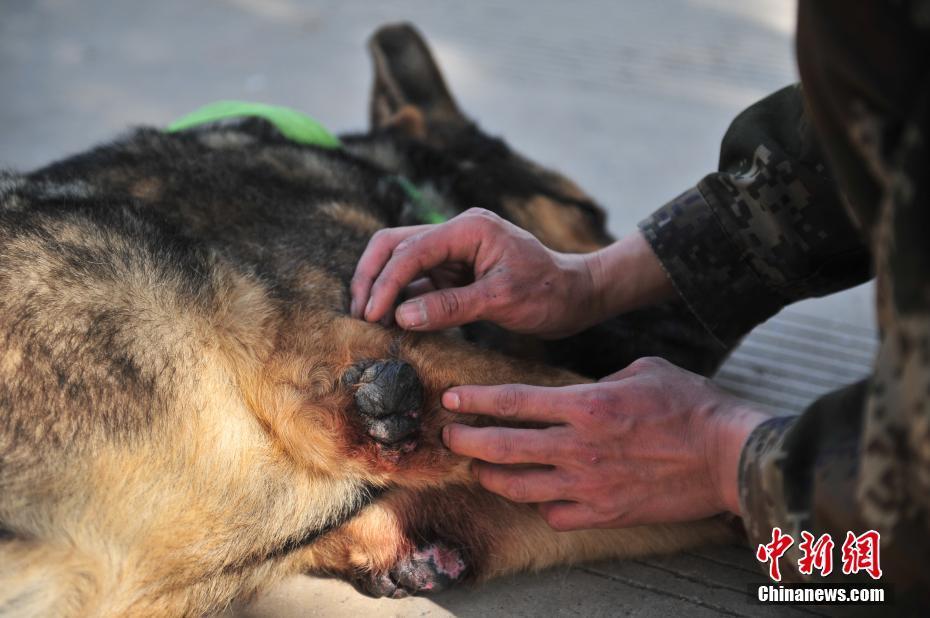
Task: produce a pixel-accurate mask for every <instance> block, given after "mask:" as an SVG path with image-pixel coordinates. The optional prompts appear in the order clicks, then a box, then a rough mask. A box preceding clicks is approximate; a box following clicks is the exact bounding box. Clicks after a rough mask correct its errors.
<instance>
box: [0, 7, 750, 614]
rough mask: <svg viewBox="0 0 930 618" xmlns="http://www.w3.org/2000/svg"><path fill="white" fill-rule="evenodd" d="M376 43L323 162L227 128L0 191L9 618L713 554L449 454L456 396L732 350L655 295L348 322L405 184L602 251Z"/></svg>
mask: <svg viewBox="0 0 930 618" xmlns="http://www.w3.org/2000/svg"><path fill="white" fill-rule="evenodd" d="M370 50H371V52H372V55H373V58H374V65H375V83H374V88H373V93H372V101H371V127H370V131H369V132H368V133H366V134H363V135H348V136H344V137H343V138H342V142H343V147H342V148H339V149H324V148H319V147H315V146H311V145H302V144H298V143H295V142H293V141H290V140H289V139H287V138H285V137H284V136H283V135H282V134H281V133H280V132H279V131H278V130H277V129H276V127H275V125H274V124H272V123H271V122H268V121H266V120H264V119H260V118H246V119H239V120H237V121H232V122H219V123H212V124H209V125H206V126H203V127H199V128H195V129H191V130H188V131H184V132H178V133H167V132H164V131H162V130H159V129H153V128H141V129H137V130H134V131H132V132H130V133H129V134H127V135H125V136H123V137H122V138H120V139H118V140H117V141H114V142H113V143H110V144H106V145H103V146H100V147H97V148H94V149H92V150H90V151H87V152H84V153H82V154H79V155H76V156H73V157H70V158H68V159H65V160H63V161H60V162H58V163H54V164H51V165H49V166H47V167H45V168H42V169H40V170H38V171H34V172H32V173H29V174H15V173H3V174H2V175H0V338H2V341H0V614H3V615H17V616H19V615H26V616H33V615H34V616H87V615H103V616H110V615H202V614H204V613H209V612H213V611H216V610H220V609H222V608H224V607H226V606H228V605H229V604H230V603H231V602H233V601H234V600H236V599H243V598H248V596H249V595H252V594H255V593H256V592H257V591H259V590H260V589H261V588H262V587H264V586H267V585H268V584H270V583H272V582H274V581H275V580H277V579H279V578H282V577H284V576H286V575H289V574H293V573H298V572H306V573H325V574H331V575H336V576H339V577H343V578H346V579H348V580H350V581H353V582H355V583H356V585H358V586H359V587H360V588H361V589H362V590H363V591H366V592H368V593H370V594H374V595H383V596H391V597H397V596H403V595H405V594H411V593H420V592H425V591H430V590H437V589H440V588H442V587H443V586H445V585H448V584H451V583H455V582H459V581H481V580H485V579H487V578H490V577H495V576H498V575H502V574H505V573H511V572H515V571H520V570H526V569H539V568H544V567H547V566H550V565H553V564H558V563H567V562H571V561H582V560H591V559H596V558H606V557H614V556H633V555H642V554H648V553H656V552H672V551H676V550H680V549H682V548H685V547H689V546H693V545H695V544H700V543H712V542H721V541H724V540H729V539H732V538H733V532H732V528H731V527H730V525H728V524H726V523H724V522H723V521H722V520H720V519H708V520H704V521H700V522H693V523H687V524H678V525H661V526H643V527H639V528H632V529H625V530H593V531H579V532H563V533H559V532H555V531H553V530H551V529H549V528H548V527H547V525H546V524H545V522H544V521H543V520H542V519H541V518H540V517H539V516H538V515H537V514H536V512H535V510H534V509H533V508H532V506H528V505H518V504H513V503H510V502H507V501H506V500H503V499H501V498H498V497H497V496H494V495H492V494H490V493H487V492H485V491H483V490H481V489H480V488H479V487H478V486H477V485H476V484H475V482H474V480H473V479H472V477H471V475H470V474H469V471H468V461H467V460H464V459H462V458H460V457H457V456H455V455H453V454H451V453H450V452H448V451H447V450H445V449H444V448H443V446H442V444H441V442H440V438H439V436H440V432H441V428H442V426H443V425H444V424H445V423H447V422H450V421H451V420H452V416H451V415H450V414H449V413H447V412H445V411H443V410H442V408H441V406H440V404H439V396H440V393H441V392H442V391H443V390H444V389H446V388H448V387H449V386H452V385H457V384H499V383H529V384H538V385H566V384H576V383H582V382H586V381H589V380H590V378H591V377H596V376H598V375H603V374H605V373H608V372H610V371H614V370H616V369H618V368H620V367H623V366H625V365H626V364H628V363H629V362H631V361H633V360H634V359H636V358H637V357H640V356H644V355H660V356H664V357H666V358H668V359H670V360H672V361H674V362H676V363H678V364H679V365H683V366H685V367H689V368H691V369H693V370H698V371H701V372H703V373H705V374H706V373H709V372H710V371H712V370H713V368H714V367H716V366H717V364H718V363H719V362H720V360H721V359H722V356H723V354H722V353H721V352H720V351H718V350H716V348H715V346H714V345H713V344H712V343H711V342H710V341H709V339H708V338H707V336H706V335H704V334H703V330H702V329H701V327H700V326H699V325H698V324H697V323H696V322H694V321H693V320H692V319H691V318H688V317H687V312H686V311H684V310H683V309H682V308H681V307H679V306H676V305H674V304H672V305H668V306H665V307H658V308H655V309H651V310H649V311H645V312H640V313H637V314H631V315H627V316H624V317H622V318H617V319H615V320H612V321H610V322H608V323H606V324H604V325H601V326H599V327H597V328H596V329H594V330H592V331H589V332H587V333H582V334H581V335H578V336H576V337H572V338H569V339H567V340H563V341H560V342H554V343H546V342H541V341H537V340H534V339H532V338H529V337H521V338H517V337H514V336H511V335H508V334H507V333H503V332H502V331H499V330H495V329H493V328H491V327H488V326H484V325H477V326H475V327H470V328H466V329H458V330H456V331H454V332H447V333H438V334H413V333H406V332H402V331H400V330H398V329H396V328H391V327H388V326H383V325H379V324H368V323H365V322H363V321H360V320H355V319H352V318H351V317H349V315H348V298H349V295H348V283H349V280H350V278H351V276H352V273H353V270H354V267H355V264H356V261H357V260H358V258H359V256H360V255H361V253H362V251H363V249H364V248H365V245H366V243H367V241H368V240H369V238H370V237H371V236H372V234H373V233H375V232H376V231H378V230H379V229H382V228H385V227H390V226H397V225H405V224H412V223H416V222H418V215H417V212H416V209H415V208H412V206H411V200H410V199H409V198H408V194H407V192H405V191H404V190H402V189H401V188H399V187H398V186H397V183H396V182H392V181H391V178H393V177H395V176H397V175H398V174H401V175H403V176H404V177H406V178H408V179H410V181H411V182H413V183H415V184H416V186H418V187H419V189H420V191H421V193H422V194H423V195H425V196H427V197H428V198H429V199H430V200H431V201H432V202H433V203H434V204H435V205H436V208H437V209H439V210H441V211H442V212H444V213H445V214H446V215H447V216H453V215H455V214H457V213H459V212H461V211H463V210H464V209H465V208H466V207H468V206H471V205H481V206H483V207H485V208H487V209H489V210H490V211H493V212H494V213H496V215H498V216H501V217H504V218H506V219H508V220H510V221H513V222H515V223H516V224H518V225H520V226H522V227H524V228H525V229H527V230H529V231H530V232H531V233H533V234H535V235H536V236H537V237H538V238H539V239H540V240H542V241H543V242H544V243H545V244H547V245H548V246H549V247H551V248H553V249H556V250H559V251H567V252H584V251H591V250H595V249H597V248H598V247H602V246H604V245H605V244H607V243H608V242H610V237H609V236H608V234H607V232H606V231H605V227H604V215H603V213H602V211H601V210H600V209H599V208H598V207H597V206H596V205H595V204H594V203H593V202H592V200H591V199H590V198H589V197H588V196H587V195H585V194H584V193H583V192H582V191H581V190H580V189H579V188H578V187H577V186H576V185H575V184H573V183H572V182H570V181H568V180H567V179H565V178H563V177H562V176H560V175H558V174H556V173H554V172H551V171H547V170H545V169H543V168H541V167H539V166H537V165H535V164H533V163H531V162H530V161H528V160H527V159H525V158H523V157H521V156H519V155H518V154H516V153H515V152H514V151H512V150H511V149H510V148H508V147H507V146H506V145H505V144H504V143H503V142H502V141H500V140H499V139H496V138H493V137H490V136H488V135H486V134H484V133H483V132H481V130H479V129H478V127H477V126H476V125H475V124H474V123H472V122H470V121H469V120H467V119H466V117H465V116H464V115H463V114H462V113H461V112H460V111H459V108H458V107H457V105H456V104H455V102H454V101H453V99H452V97H451V95H450V93H449V91H448V89H447V87H446V85H445V83H444V81H443V78H442V76H441V75H440V73H439V69H438V68H437V66H436V64H435V62H434V61H433V59H432V57H431V55H430V53H429V51H428V49H427V47H426V45H425V43H424V42H423V40H422V39H421V38H420V36H419V35H418V34H417V33H416V31H415V30H414V29H413V28H412V27H410V26H407V25H394V26H388V27H385V28H382V29H381V30H379V31H378V32H377V33H376V34H375V35H374V36H373V38H372V39H371V41H370ZM489 216H490V215H489ZM469 340H470V341H469ZM455 420H461V419H460V417H458V416H456V418H455ZM471 422H478V421H477V419H473V420H472V421H471Z"/></svg>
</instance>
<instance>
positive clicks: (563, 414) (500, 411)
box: [442, 384, 590, 423]
mask: <svg viewBox="0 0 930 618" xmlns="http://www.w3.org/2000/svg"><path fill="white" fill-rule="evenodd" d="M587 386H588V385H576V386H562V387H551V386H528V385H525V384H500V385H496V386H455V387H453V388H450V389H449V390H447V391H446V392H445V393H443V395H442V405H443V407H444V408H446V409H447V410H453V411H456V412H470V413H473V414H486V415H489V416H495V417H497V418H503V419H512V420H520V421H536V422H540V423H564V422H566V421H567V420H569V419H570V418H571V416H572V413H573V412H577V411H578V410H579V409H582V408H584V407H585V405H586V403H587V402H586V400H584V399H582V397H583V396H584V395H585V393H586V392H587V391H588V390H590V388H586V387H587Z"/></svg>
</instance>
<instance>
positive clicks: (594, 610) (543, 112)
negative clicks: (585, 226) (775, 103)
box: [0, 0, 873, 616]
mask: <svg viewBox="0 0 930 618" xmlns="http://www.w3.org/2000/svg"><path fill="white" fill-rule="evenodd" d="M793 5H794V3H793V2H792V1H791V0H752V1H750V0H743V1H741V2H732V1H727V0H654V1H652V2H643V1H636V0H624V1H620V0H595V1H589V2H558V1H554V0H551V1H550V0H546V1H543V0H523V1H504V0H499V1H495V0H470V1H468V2H451V1H442V2H440V1H425V0H424V1H420V2H415V1H412V0H382V1H377V2H376V1H371V2H360V1H353V2H348V1H343V0H321V1H318V2H309V1H308V2H298V1H296V0H228V1H220V0H202V1H199V2H191V1H189V0H158V1H156V2H143V1H121V2H115V1H114V2H106V1H104V0H0V84H2V88H0V166H3V167H13V168H19V169H28V168H30V167H33V166H36V165H40V164H43V163H46V162H48V161H50V160H52V159H55V158H58V157H61V156H63V155H65V154H68V153H71V152H74V151H78V150H81V149H84V148H86V147H87V146H89V145H90V144H92V143H94V142H97V141H101V140H105V139H107V138H108V137H110V136H112V135H114V134H115V133H116V132H118V131H120V130H123V129H124V128H125V127H127V126H128V125H131V124H155V125H164V124H165V123H167V122H169V121H170V120H172V119H174V118H177V117H178V116H180V115H182V114H184V113H186V112H187V111H190V110H191V109H193V108H195V107H197V106H199V105H201V104H203V103H204V102H208V101H212V100H216V99H221V98H241V99H251V100H259V101H266V102H272V103H279V104H285V105H290V106H293V107H297V108H300V109H303V110H305V111H307V112H308V113H310V114H312V115H314V116H316V117H317V118H319V119H320V120H321V121H322V122H324V123H325V124H326V125H328V126H330V127H331V128H333V129H334V130H336V131H347V130H362V129H364V121H365V110H366V102H367V93H368V87H369V76H370V68H369V66H368V60H367V57H366V55H365V53H364V40H365V38H366V36H367V35H368V34H369V33H370V32H371V31H372V30H373V29H374V28H375V27H376V26H377V25H378V24H381V23H384V22H387V21H394V20H401V19H404V20H410V21H413V22H415V23H416V24H417V25H418V26H419V27H420V28H421V29H422V30H423V32H424V33H425V34H426V35H427V37H428V38H429V40H430V42H431V43H432V45H433V47H434V48H435V50H436V52H437V55H438V57H439V59H440V61H441V63H442V65H443V67H444V69H445V71H446V73H447V76H448V79H449V81H450V83H451V86H452V88H453V90H454V92H455V93H456V94H457V95H458V98H459V100H460V102H461V104H462V107H463V109H465V110H466V111H467V112H469V113H470V114H471V115H472V116H473V117H474V118H476V119H478V120H479V121H480V122H481V123H482V124H483V125H484V126H485V127H486V128H488V129H490V130H492V131H494V132H498V133H501V134H503V135H505V136H506V137H507V139H508V141H509V142H510V143H511V144H512V145H514V146H516V147H517V148H519V149H521V150H522V151H523V152H525V153H527V154H529V155H531V156H532V157H533V158H534V159H536V160H538V161H540V162H543V163H546V164H549V165H552V166H554V167H557V168H559V169H561V170H563V171H565V172H567V173H568V174H569V175H571V176H573V177H574V178H576V179H577V180H578V181H579V182H580V183H581V185H582V186H584V187H585V188H586V189H587V190H588V191H589V192H590V193H592V194H593V195H594V196H596V197H597V198H598V199H599V200H600V201H601V203H603V204H604V205H605V207H606V208H607V209H608V210H609V212H610V225H611V228H612V229H613V230H614V231H615V232H616V233H617V234H622V233H624V232H625V231H627V230H629V229H631V227H632V226H633V225H634V224H635V222H636V221H637V220H639V219H640V218H641V217H643V216H644V215H646V214H647V213H648V212H650V211H651V210H652V209H654V208H655V207H656V206H658V205H659V204H661V203H662V202H664V201H665V200H667V199H668V198H670V197H673V196H674V195H676V194H677V193H678V192H680V191H681V190H683V189H685V188H687V187H688V186H690V185H691V184H693V183H694V182H695V181H696V180H697V179H699V178H700V177H701V176H702V175H703V174H705V173H707V172H709V171H712V169H713V167H714V165H715V163H716V160H717V147H718V145H719V141H720V138H721V136H722V134H723V132H724V130H725V129H726V127H727V125H728V123H729V121H730V120H731V119H732V117H733V116H734V115H735V114H736V113H737V112H738V111H739V110H740V109H742V108H743V107H744V106H745V105H747V104H749V103H751V102H752V101H754V100H755V99H757V98H759V97H761V96H764V95H765V94H767V93H768V92H770V91H772V90H774V89H776V88H778V87H780V86H782V85H785V84H787V83H789V82H791V81H794V80H795V79H796V71H795V68H794V60H793V51H792V40H791V31H792V28H793V10H794V6H793ZM871 295H872V291H871V288H870V287H869V286H863V287H860V288H857V289H856V290H853V291H850V292H847V293H845V294H843V295H838V296H835V297H833V298H830V299H823V300H817V301H808V302H806V303H802V304H801V305H800V306H799V307H797V308H796V309H793V310H791V311H789V312H788V313H787V314H786V315H785V316H783V317H782V318H781V321H776V322H774V323H772V324H770V325H768V326H767V327H766V330H764V331H763V332H761V333H759V334H757V336H756V338H755V339H753V340H751V341H750V342H747V344H746V346H744V348H743V349H742V350H741V351H740V352H739V353H738V354H737V355H736V356H735V357H734V360H733V361H732V362H731V363H729V364H728V365H727V367H726V368H725V370H724V371H723V372H721V375H720V380H721V382H724V383H725V384H726V385H727V386H728V387H731V388H733V389H735V390H738V391H740V392H742V393H744V394H746V395H747V396H751V397H753V398H754V399H756V400H757V401H759V402H760V403H762V404H764V405H769V406H771V407H773V408H776V409H779V410H782V411H790V410H793V409H797V408H799V407H800V406H802V405H803V403H804V402H806V401H809V400H810V399H811V398H812V397H813V396H815V395H816V394H817V393H818V392H821V391H822V390H823V389H826V388H828V387H829V386H831V385H832V384H834V383H839V382H842V381H843V380H846V379H848V377H849V376H855V375H859V374H861V373H863V372H864V371H865V370H866V368H867V366H868V361H869V350H870V349H871V348H870V346H871V345H872V343H871V342H872V338H873V337H872V334H871V331H870V330H869V328H868V325H870V324H871V317H872V310H871V306H872V302H871ZM824 319H829V320H838V321H839V322H826V321H824ZM838 357H841V361H842V362H837V360H836V359H837V358H838ZM798 363H801V364H800V365H798ZM797 366H801V367H807V368H808V369H809V371H801V372H798V371H793V368H796V367H797ZM752 569H753V565H752V564H751V562H750V561H749V559H748V558H747V556H746V553H745V552H744V551H737V550H731V549H726V548H725V549H722V550H716V551H715V552H710V553H706V552H703V553H700V552H699V553H694V554H688V555H683V556H678V557H674V558H669V559H662V560H655V561H649V562H627V563H617V564H607V565H599V566H592V567H585V568H583V569H570V570H561V571H554V572H549V573H546V574H543V575H540V576H536V577H529V576H526V577H519V578H514V579H512V580H508V581H505V582H501V583H497V584H494V585H492V586H489V587H488V588H485V589H483V590H482V591H480V592H471V591H454V592H451V593H448V594H445V595H441V596H440V597H438V598H436V599H433V600H423V599H420V600H411V601H404V602H397V603H392V602H376V601H370V600H367V599H365V598H363V597H360V596H358V595H356V594H355V593H354V592H353V591H352V590H351V589H350V588H348V587H346V586H344V585H342V584H338V583H335V582H327V581H320V580H310V579H299V580H294V581H291V582H288V583H287V584H286V585H285V586H283V587H281V588H279V589H277V590H276V591H275V592H274V593H272V594H271V595H270V596H269V597H267V598H266V599H264V600H262V601H260V602H259V603H258V604H257V605H254V606H252V607H251V608H240V609H239V610H237V612H238V613H243V614H249V615H268V616H271V615H274V616H284V615H293V616H297V615H305V614H307V613H311V614H312V613H317V614H334V613H340V612H341V613H344V614H345V615H355V614H357V613H360V612H363V611H364V612H367V613H371V614H383V615H390V614H406V615H410V614H428V615H447V614H455V615H475V616H477V615H486V614H489V613H502V614H511V615H539V614H543V613H559V614H583V615H586V616H587V615H607V614H615V613H627V614H633V615H666V614H669V613H688V614H695V615H703V614H709V613H729V614H736V615H743V614H745V615H753V614H756V613H758V612H759V610H760V609H761V608H759V607H758V606H752V605H750V604H748V603H747V602H746V601H745V599H744V598H743V590H744V587H743V584H744V583H745V582H746V581H750V580H752V578H754V577H755V571H754V570H752Z"/></svg>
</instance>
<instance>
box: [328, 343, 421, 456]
mask: <svg viewBox="0 0 930 618" xmlns="http://www.w3.org/2000/svg"><path fill="white" fill-rule="evenodd" d="M343 382H344V383H345V384H346V386H348V387H350V388H352V389H354V391H355V392H354V395H355V405H356V408H357V409H358V412H359V416H360V417H361V420H362V423H363V425H364V426H365V429H366V431H367V433H368V435H369V436H371V437H372V438H373V439H374V440H375V441H376V442H378V443H379V444H381V445H383V446H384V447H386V448H389V449H391V450H399V451H401V452H407V451H410V450H413V448H415V447H416V433H417V430H418V429H419V426H420V409H421V406H422V405H423V387H422V385H421V383H420V379H419V377H417V372H416V370H414V368H413V367H412V366H411V365H410V364H409V363H406V362H404V361H401V360H396V359H388V360H375V361H372V360H368V361H362V362H360V363H357V364H356V365H354V366H352V367H351V368H350V369H349V370H348V371H346V373H345V375H344V376H343Z"/></svg>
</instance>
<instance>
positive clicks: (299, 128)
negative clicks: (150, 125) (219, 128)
mask: <svg viewBox="0 0 930 618" xmlns="http://www.w3.org/2000/svg"><path fill="white" fill-rule="evenodd" d="M247 117H253V118H264V119H265V120H267V121H268V122H270V123H271V124H273V125H274V126H275V128H277V129H278V131H280V132H281V135H283V136H284V137H286V138H288V139H289V140H292V141H295V142H297V143H299V144H306V145H308V146H319V147H320V148H340V147H341V146H342V142H340V141H339V138H338V137H336V136H335V135H333V134H332V133H330V132H329V131H327V130H326V128H325V127H324V126H323V125H321V124H320V123H319V122H317V121H316V120H314V119H313V118H311V117H310V116H307V115H306V114H301V113H300V112H298V111H296V110H293V109H291V108H289V107H280V106H278V105H266V104H265V103H249V102H247V101H217V102H215V103H210V104H208V105H204V106H203V107H201V108H200V109H197V110H194V111H193V112H191V113H190V114H188V115H186V116H184V117H183V118H181V119H180V120H176V121H174V122H172V123H171V124H170V125H168V129H167V130H168V133H176V132H178V131H185V130H187V129H192V128H194V127H197V126H200V125H203V124H209V123H211V122H217V121H219V120H225V119H227V118H247Z"/></svg>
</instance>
